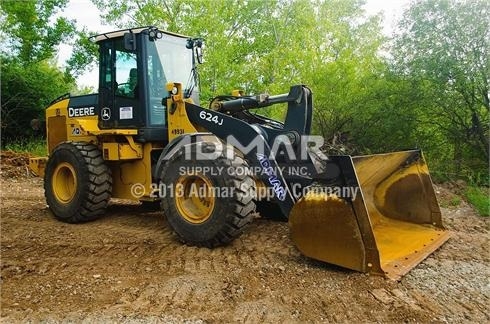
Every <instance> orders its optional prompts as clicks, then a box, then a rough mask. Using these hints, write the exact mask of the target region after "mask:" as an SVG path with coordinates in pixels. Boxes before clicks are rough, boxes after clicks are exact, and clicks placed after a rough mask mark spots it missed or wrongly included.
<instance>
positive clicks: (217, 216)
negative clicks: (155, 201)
mask: <svg viewBox="0 0 490 324" xmlns="http://www.w3.org/2000/svg"><path fill="white" fill-rule="evenodd" d="M198 146H201V148H200V150H202V151H201V152H206V150H207V149H208V148H209V149H210V150H214V144H212V143H211V144H210V143H207V142H199V143H195V144H192V145H191V147H190V151H191V156H192V157H191V158H190V159H186V158H185V148H184V147H182V148H180V149H179V150H178V151H177V152H176V153H175V154H174V155H173V156H172V157H171V158H170V159H169V160H168V161H166V163H165V165H164V167H163V169H162V173H161V177H160V181H161V183H162V184H164V185H165V186H167V187H168V186H176V184H177V183H178V179H179V178H180V177H181V175H182V174H180V173H182V172H180V170H181V169H180V168H181V167H184V168H195V167H204V166H206V167H223V168H224V169H223V170H224V172H222V173H221V174H219V175H215V174H214V175H213V174H207V175H206V178H207V180H209V182H210V183H211V184H212V186H213V187H215V188H216V187H217V188H234V190H233V195H230V197H226V198H225V197H215V201H214V208H213V210H212V212H211V215H210V216H209V217H208V218H207V219H206V220H205V221H204V222H202V223H199V224H195V223H191V222H189V221H188V220H186V219H185V217H184V216H183V215H181V213H180V212H179V211H178V208H177V206H176V204H177V203H176V199H177V198H176V197H171V196H170V195H163V196H162V210H163V212H164V214H165V216H166V219H167V222H168V224H169V226H170V227H171V228H172V230H173V231H174V233H176V235H177V236H178V237H179V239H180V240H181V241H182V242H184V243H186V244H189V245H195V246H206V247H209V248H212V247H216V246H220V245H225V244H228V243H230V242H231V241H233V240H234V239H235V238H237V237H238V236H240V235H241V234H242V233H243V231H244V230H245V228H246V227H247V225H249V224H250V223H251V222H252V220H253V218H254V217H255V203H254V200H253V199H254V197H255V182H254V180H253V178H252V177H251V176H250V175H248V174H246V173H245V172H236V170H238V169H241V170H239V171H243V170H244V169H246V168H248V165H247V162H246V161H245V160H244V159H243V158H242V157H241V156H239V155H238V154H234V155H235V156H234V158H233V160H230V159H227V158H226V156H224V155H222V156H219V157H218V158H216V159H213V160H205V161H201V160H198V159H196V158H195V157H196V155H195V152H196V147H198ZM216 169H217V168H216ZM228 170H233V171H234V172H229V171H228ZM230 173H233V174H230Z"/></svg>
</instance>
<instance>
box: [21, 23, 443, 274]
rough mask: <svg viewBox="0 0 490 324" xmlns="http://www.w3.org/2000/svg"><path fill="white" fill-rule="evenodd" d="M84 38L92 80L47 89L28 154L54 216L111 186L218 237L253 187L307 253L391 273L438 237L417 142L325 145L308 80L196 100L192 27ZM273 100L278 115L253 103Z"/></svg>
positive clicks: (201, 237) (80, 210)
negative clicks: (372, 149)
mask: <svg viewBox="0 0 490 324" xmlns="http://www.w3.org/2000/svg"><path fill="white" fill-rule="evenodd" d="M93 40H94V41H95V42H96V43H97V44H98V45H99V53H100V62H99V63H100V64H99V71H100V73H99V92H98V93H97V94H91V95H84V96H70V95H63V96H61V97H60V98H58V99H56V100H55V101H54V102H52V104H51V105H50V106H49V107H48V108H47V109H46V125H47V126H46V127H47V147H48V152H49V157H47V158H36V159H32V160H31V161H30V167H31V169H32V170H33V171H34V173H36V174H38V175H39V176H43V177H44V189H45V196H46V200H47V203H48V205H49V209H50V210H51V212H52V213H53V214H54V216H55V217H56V218H57V219H59V220H61V221H64V222H69V223H79V222H86V221H91V220H95V219H97V218H99V217H100V216H102V215H103V214H104V212H105V209H106V207H107V205H108V202H109V200H110V198H111V197H113V198H122V199H132V200H137V201H146V202H152V201H160V200H161V207H162V209H163V213H164V215H165V217H166V218H167V220H168V224H169V226H171V228H172V229H173V231H174V232H175V233H176V234H177V236H178V237H179V238H180V239H181V240H182V241H184V242H186V243H188V244H192V245H198V246H207V247H215V246H218V245H223V244H226V243H229V242H230V241H232V240H233V239H235V238H236V237H238V236H239V235H240V234H241V233H242V232H243V230H244V229H245V228H246V226H247V225H248V224H249V223H250V222H251V221H252V218H253V215H254V212H255V210H256V206H255V204H256V203H257V202H259V200H260V199H261V198H263V199H264V201H265V202H266V203H267V204H269V206H273V207H275V210H276V213H278V214H280V215H281V216H282V217H283V218H284V219H285V220H288V222H289V225H290V229H291V235H292V239H293V241H294V242H295V244H296V245H297V247H298V249H299V250H300V251H301V252H302V253H304V254H305V255H306V256H308V257H311V258H314V259H317V260H321V261H325V262H329V263H333V264H336V265H340V266H342V267H346V268H350V269H354V270H357V271H362V272H369V273H376V274H382V275H386V276H387V277H390V278H394V279H396V278H399V277H400V276H402V275H403V274H405V273H406V272H407V271H408V270H409V269H411V268H412V267H414V266H415V265H417V264H418V263H419V262H420V261H421V260H422V259H424V258H425V257H426V256H428V255H429V254H430V253H432V252H433V251H434V250H435V249H437V248H438V247H439V246H441V245H442V244H443V243H444V242H445V241H446V240H447V239H448V237H449V233H448V232H446V231H445V230H444V228H443V226H442V223H441V212H440V210H439V206H438V203H437V201H436V197H435V194H434V190H433V187H432V183H431V179H430V176H429V171H428V169H427V165H426V163H425V161H424V158H423V155H422V153H421V152H420V151H418V150H413V151H404V152H396V153H389V154H379V155H370V156H359V157H351V156H329V157H326V156H323V155H322V154H321V152H320V151H319V150H318V145H316V147H315V145H312V144H315V143H312V142H311V140H310V139H309V138H308V137H307V135H310V129H311V123H312V114H313V105H312V94H311V91H310V89H308V87H306V86H304V85H296V86H292V87H291V89H290V91H289V93H286V94H281V95H274V96H269V95H258V96H240V95H239V93H236V96H220V97H216V98H215V99H214V100H213V101H212V103H211V105H210V108H203V107H200V106H199V93H198V90H199V89H198V87H197V80H196V78H197V73H196V66H197V62H199V63H200V62H201V59H202V40H201V39H199V38H190V37H186V36H181V35H177V34H173V33H169V32H164V31H161V30H159V29H157V28H155V27H141V28H136V29H127V30H120V31H115V32H111V33H105V34H101V35H98V36H95V37H94V38H93ZM281 103H282V104H284V105H287V111H286V117H285V120H284V122H279V121H275V120H272V119H269V118H266V117H263V116H261V115H259V114H257V113H256V111H257V110H255V109H256V108H264V109H265V107H268V106H271V105H275V104H281ZM313 142H314V141H313ZM218 148H219V149H218ZM298 157H299V158H298ZM295 170H296V171H295ZM297 170H301V172H298V171H297ZM264 188H265V189H269V190H266V191H265V192H269V193H271V195H264V194H258V193H259V192H261V190H260V189H264ZM216 189H220V190H221V191H220V190H216ZM344 189H348V190H347V191H345V190H344ZM346 193H350V194H346ZM259 211H260V210H259ZM266 216H272V215H266ZM275 216H277V215H275Z"/></svg>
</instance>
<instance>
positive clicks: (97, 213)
mask: <svg viewBox="0 0 490 324" xmlns="http://www.w3.org/2000/svg"><path fill="white" fill-rule="evenodd" d="M111 191H112V177H111V172H110V169H109V168H108V167H107V165H106V164H105V162H104V159H103V158H102V155H101V153H100V150H99V149H98V148H97V146H95V145H93V144H88V143H84V142H72V143H68V142H67V143H62V144H60V145H58V146H57V147H56V148H55V149H54V150H53V152H52V153H51V155H50V157H49V159H48V163H47V165H46V174H45V178H44V194H45V196H46V201H47V203H48V205H49V209H50V210H51V211H52V212H53V214H54V216H55V217H56V218H57V219H58V220H60V221H63V222H67V223H82V222H87V221H91V220H95V219H97V218H99V217H101V216H102V215H103V214H104V212H105V209H106V207H107V204H108V203H109V199H110V197H111Z"/></svg>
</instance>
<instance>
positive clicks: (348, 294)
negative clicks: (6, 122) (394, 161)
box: [0, 156, 490, 323]
mask: <svg viewBox="0 0 490 324" xmlns="http://www.w3.org/2000/svg"><path fill="white" fill-rule="evenodd" d="M3 157H4V156H3ZM18 160H19V159H16V158H15V157H14V159H13V161H18ZM6 161H7V160H6V159H2V170H1V172H0V173H1V178H2V180H1V181H2V182H1V286H2V287H1V321H2V322H5V323H10V322H19V321H24V322H25V321H33V322H38V321H45V322H48V323H49V322H58V321H76V322H78V321H87V322H107V321H116V322H124V323H140V322H141V323H146V322H176V323H180V322H191V323H192V322H251V323H254V322H375V321H376V322H449V321H457V322H469V321H471V322H480V323H483V322H489V321H490V316H489V313H488V309H489V308H490V281H489V278H490V273H489V271H490V270H489V269H490V267H489V265H490V262H489V261H490V253H489V242H488V241H489V236H488V227H489V221H490V219H489V218H481V217H478V216H476V215H475V212H474V211H473V210H472V209H471V207H469V206H468V205H467V204H466V203H465V202H464V201H461V202H459V200H458V199H454V195H453V194H452V193H451V192H450V191H448V190H447V189H444V188H442V187H436V190H437V192H438V195H439V200H440V202H441V205H443V206H448V207H445V208H443V209H442V211H443V220H444V223H445V225H446V227H447V228H449V229H450V230H451V231H452V232H453V237H452V238H451V239H450V240H449V241H448V242H447V243H446V244H445V245H444V246H442V247H441V248H440V249H439V250H437V251H436V252H435V253H434V254H432V255H431V256H430V257H429V258H427V259H426V260H425V261H424V262H422V263H421V264H419V265H418V266H417V267H416V268H415V269H413V270H412V271H411V272H410V273H409V274H408V275H406V276H405V277H403V278H402V279H401V281H399V282H394V281H390V280H387V279H384V278H382V277H377V276H369V275H365V274H361V273H356V272H353V271H348V270H345V269H342V268H338V267H335V266H332V265H328V264H324V263H321V262H316V261H312V260H309V259H307V258H306V257H303V256H301V255H300V253H299V252H298V251H297V250H296V248H295V247H294V246H293V244H292V242H291V240H290V238H289V233H288V226H287V224H286V223H279V222H274V221H269V220H264V219H260V218H257V219H256V221H255V222H254V223H253V224H252V226H251V227H250V228H249V229H248V230H247V232H246V233H245V234H244V235H243V236H241V238H240V239H238V240H236V241H235V242H234V243H233V244H231V245H230V246H227V247H223V248H217V249H214V250H209V249H206V248H195V247H188V246H185V245H182V244H180V243H179V242H178V241H176V239H175V237H174V236H173V234H172V233H171V232H170V231H169V229H168V227H167V226H166V224H165V220H164V218H163V216H162V214H161V213H160V212H148V211H145V210H143V209H142V208H140V206H138V205H134V204H133V205H131V204H127V203H126V204H121V203H120V202H119V203H118V202H114V203H111V206H110V207H109V210H108V212H107V215H106V216H105V217H104V218H102V219H100V220H98V221H95V222H91V223H87V224H80V225H70V224H64V223H61V222H58V221H56V220H55V219H54V218H53V216H52V215H50V213H49V211H48V210H47V209H46V203H45V200H44V196H43V188H42V180H41V179H39V178H34V177H32V176H27V170H26V168H25V166H24V165H23V163H21V162H19V163H18V164H19V165H15V163H10V167H7V166H6V165H5V162H6ZM20 161H25V159H20ZM455 201H456V202H458V203H459V205H458V206H452V205H454V204H455Z"/></svg>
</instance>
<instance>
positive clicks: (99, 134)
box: [29, 99, 163, 200]
mask: <svg viewBox="0 0 490 324" xmlns="http://www.w3.org/2000/svg"><path fill="white" fill-rule="evenodd" d="M68 103H69V99H65V100H61V101H58V102H56V103H54V104H53V105H51V106H50V107H48V108H47V109H46V129H47V148H48V152H49V153H51V152H52V151H53V150H54V148H55V147H56V146H57V145H59V144H60V143H63V142H87V143H92V144H96V145H98V146H99V147H100V150H101V152H102V155H103V157H104V160H105V161H107V165H108V166H109V168H110V169H111V173H112V178H113V183H112V197H113V198H120V199H130V200H153V199H154V198H152V193H153V192H154V190H155V188H153V187H152V185H151V184H152V175H151V171H152V163H151V152H152V151H153V150H162V148H163V145H162V144H161V143H144V144H142V143H136V142H135V141H134V135H136V134H137V133H138V130H136V129H103V130H101V129H99V127H98V118H97V116H82V117H71V118H70V117H69V114H68V109H69V107H68ZM47 159H48V158H47V157H37V158H31V159H30V161H29V167H30V169H31V171H32V172H33V173H34V174H36V175H37V176H40V177H44V170H45V167H46V162H47ZM137 183H138V184H141V185H143V188H144V192H143V191H142V192H140V193H138V195H137V196H135V195H134V193H132V192H131V188H132V187H133V185H134V184H137Z"/></svg>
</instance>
